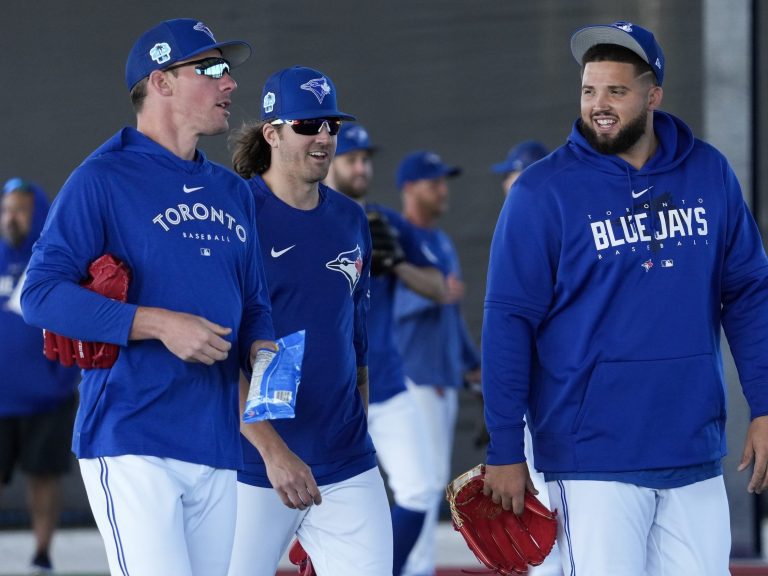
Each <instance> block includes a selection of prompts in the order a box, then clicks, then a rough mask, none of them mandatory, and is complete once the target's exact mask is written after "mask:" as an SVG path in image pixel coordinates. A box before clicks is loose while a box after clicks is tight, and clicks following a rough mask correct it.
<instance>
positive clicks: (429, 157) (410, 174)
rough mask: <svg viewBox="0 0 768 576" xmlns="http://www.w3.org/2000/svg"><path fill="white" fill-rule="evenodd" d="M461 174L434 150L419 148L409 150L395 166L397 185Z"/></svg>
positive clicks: (456, 167) (399, 186) (457, 168)
mask: <svg viewBox="0 0 768 576" xmlns="http://www.w3.org/2000/svg"><path fill="white" fill-rule="evenodd" d="M459 174H461V168H459V167H458V166H449V165H448V164H446V163H445V162H443V160H442V158H440V156H438V155H437V154H435V153H434V152H429V151H426V150H420V151H418V152H411V153H410V154H408V155H407V156H406V157H405V158H403V159H402V161H401V162H400V166H399V167H398V168H397V187H398V189H399V188H402V187H403V184H405V183H406V182H414V181H416V180H434V179H435V178H441V177H443V176H447V177H452V176H458V175H459Z"/></svg>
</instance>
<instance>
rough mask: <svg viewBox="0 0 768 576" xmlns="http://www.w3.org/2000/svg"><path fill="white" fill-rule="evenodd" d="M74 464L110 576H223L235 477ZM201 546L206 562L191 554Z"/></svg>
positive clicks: (111, 462)
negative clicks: (102, 544)
mask: <svg viewBox="0 0 768 576" xmlns="http://www.w3.org/2000/svg"><path fill="white" fill-rule="evenodd" d="M79 463H80V471H81V474H82V477H83V483H84V485H85V489H86V492H87V494H88V501H89V503H90V505H91V510H92V512H93V516H94V519H95V520H96V525H97V526H98V528H99V532H100V533H101V537H102V539H103V540H104V545H105V548H106V553H107V560H108V562H109V568H110V572H111V573H112V574H116V575H123V574H130V575H131V576H163V575H165V576H167V575H168V574H174V575H178V576H203V575H208V574H210V575H212V576H215V575H221V576H223V575H224V574H226V571H227V565H228V564H229V551H230V549H231V547H232V534H233V531H234V516H233V513H234V501H235V497H234V494H235V473H234V471H232V470H216V469H213V468H210V467H209V466H202V465H199V464H191V463H189V462H182V461H179V460H173V459H170V458H156V457H151V456H132V455H128V456H115V457H104V458H92V459H81V460H80V461H79ZM190 499H191V500H192V503H191V504H190ZM200 542H206V548H207V555H205V559H202V558H201V554H198V553H197V551H196V552H195V553H192V550H191V549H192V547H193V546H194V547H195V548H197V547H198V546H199V544H200Z"/></svg>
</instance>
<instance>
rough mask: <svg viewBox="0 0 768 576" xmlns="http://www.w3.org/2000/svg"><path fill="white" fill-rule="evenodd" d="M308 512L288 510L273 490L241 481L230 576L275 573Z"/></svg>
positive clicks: (238, 489) (238, 491) (238, 492)
mask: <svg viewBox="0 0 768 576" xmlns="http://www.w3.org/2000/svg"><path fill="white" fill-rule="evenodd" d="M321 490H322V489H321ZM306 513H307V511H306V510H294V509H292V508H288V507H287V506H286V505H285V504H283V502H282V500H280V497H279V496H278V495H277V492H275V490H274V489H273V488H259V487H257V486H251V485H250V484H243V483H242V482H238V483H237V522H236V526H235V542H234V545H233V547H232V560H231V562H230V565H229V576H261V575H262V574H265V575H266V574H270V575H272V574H274V573H275V572H276V571H277V565H278V564H279V562H280V558H281V557H282V555H283V554H284V553H285V551H286V550H287V549H288V545H289V544H290V543H291V540H292V539H293V536H294V534H295V533H296V529H297V528H298V527H299V524H300V523H301V521H302V519H303V518H304V515H305V514H306Z"/></svg>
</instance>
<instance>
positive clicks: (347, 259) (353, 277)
mask: <svg viewBox="0 0 768 576" xmlns="http://www.w3.org/2000/svg"><path fill="white" fill-rule="evenodd" d="M325 267H326V268H328V269H329V270H334V271H336V272H339V273H341V274H344V277H345V278H346V279H347V281H348V282H349V293H350V294H352V293H353V292H354V291H355V286H357V281H358V280H360V274H361V273H362V272H363V253H362V251H361V250H360V246H355V249H354V250H348V251H347V252H342V253H341V254H339V255H338V256H336V258H335V259H334V260H331V261H330V262H328V263H326V265H325Z"/></svg>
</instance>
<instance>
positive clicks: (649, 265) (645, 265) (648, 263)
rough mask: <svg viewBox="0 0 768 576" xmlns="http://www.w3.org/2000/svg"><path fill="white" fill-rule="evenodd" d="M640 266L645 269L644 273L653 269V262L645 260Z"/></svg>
mask: <svg viewBox="0 0 768 576" xmlns="http://www.w3.org/2000/svg"><path fill="white" fill-rule="evenodd" d="M641 266H642V267H643V268H644V269H645V271H646V272H648V270H650V269H651V268H653V260H646V261H645V262H643V263H642V264H641Z"/></svg>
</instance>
